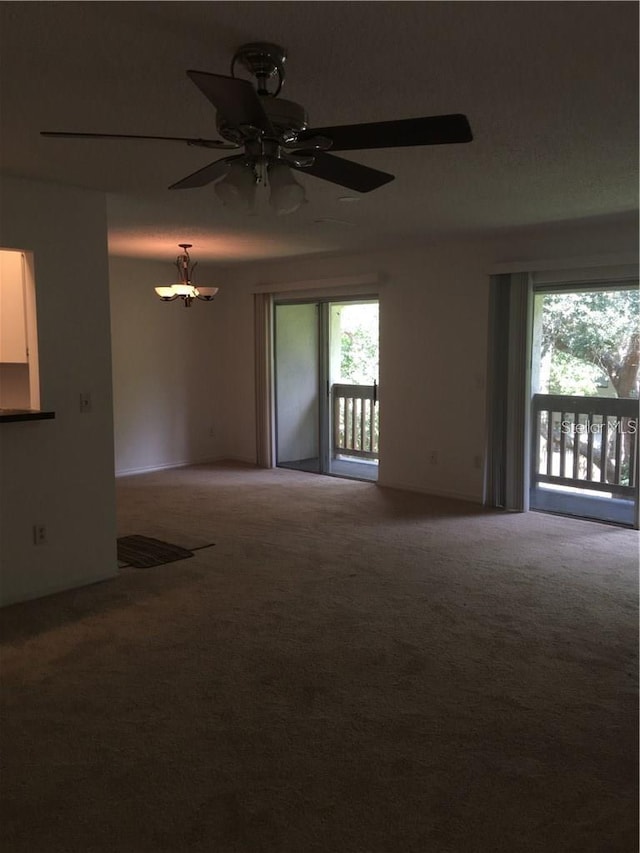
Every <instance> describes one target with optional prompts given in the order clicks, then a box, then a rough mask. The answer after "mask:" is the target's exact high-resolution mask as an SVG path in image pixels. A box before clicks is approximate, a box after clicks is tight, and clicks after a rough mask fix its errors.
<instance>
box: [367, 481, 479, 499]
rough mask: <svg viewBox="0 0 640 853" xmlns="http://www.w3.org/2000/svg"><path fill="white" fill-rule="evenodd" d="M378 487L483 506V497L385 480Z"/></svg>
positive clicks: (379, 482)
mask: <svg viewBox="0 0 640 853" xmlns="http://www.w3.org/2000/svg"><path fill="white" fill-rule="evenodd" d="M378 485H379V486H381V487H382V488H383V489H385V488H386V489H399V490H400V491H401V492H417V493H418V494H421V495H432V496H433V497H435V498H450V499H451V500H455V501H467V502H468V503H474V504H482V497H481V496H479V495H466V494H463V493H461V492H449V491H442V490H440V489H429V488H424V487H423V486H416V485H414V484H409V483H398V482H394V481H389V480H385V481H384V482H382V481H380V480H379V481H378Z"/></svg>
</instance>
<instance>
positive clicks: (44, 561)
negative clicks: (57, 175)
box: [0, 178, 117, 604]
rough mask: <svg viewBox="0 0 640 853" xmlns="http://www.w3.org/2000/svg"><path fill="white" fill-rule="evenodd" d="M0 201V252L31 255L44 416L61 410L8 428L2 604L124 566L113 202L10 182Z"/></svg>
mask: <svg viewBox="0 0 640 853" xmlns="http://www.w3.org/2000/svg"><path fill="white" fill-rule="evenodd" d="M0 203H1V205H2V210H1V214H2V215H1V216H0V247H1V248H7V249H26V250H31V251H33V253H34V261H35V278H36V298H37V315H38V338H39V341H38V342H39V358H40V384H41V408H42V409H46V410H54V411H55V413H56V417H55V420H46V421H39V422H32V423H0V467H1V476H0V567H1V571H2V592H1V598H0V601H1V603H3V604H6V603H10V602H13V601H19V600H22V599H28V598H34V597H37V596H40V595H45V594H47V593H50V592H54V591H57V590H61V589H66V588H69V587H73V586H80V585H83V584H87V583H91V582H93V581H97V580H101V579H104V578H108V577H112V576H113V575H115V574H116V571H117V563H116V526H115V494H114V481H113V411H112V395H111V351H110V343H109V291H108V276H107V248H106V207H105V199H104V196H103V195H101V194H97V193H89V192H84V191H81V190H75V189H68V188H62V187H58V186H55V185H52V184H39V183H35V182H31V181H23V180H19V179H13V178H6V179H3V181H2V185H1V187H0ZM85 392H86V393H90V394H91V397H92V403H93V408H92V411H91V412H90V413H88V414H81V413H80V408H79V395H80V394H81V393H85ZM35 523H37V524H44V525H46V529H47V539H48V541H47V543H46V544H44V545H39V546H35V545H34V544H33V535H32V527H33V525H34V524H35Z"/></svg>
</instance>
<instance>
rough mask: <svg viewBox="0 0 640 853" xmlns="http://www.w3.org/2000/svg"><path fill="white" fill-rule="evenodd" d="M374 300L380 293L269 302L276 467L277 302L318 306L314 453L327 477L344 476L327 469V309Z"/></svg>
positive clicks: (329, 426)
mask: <svg viewBox="0 0 640 853" xmlns="http://www.w3.org/2000/svg"><path fill="white" fill-rule="evenodd" d="M359 302H360V303H371V302H377V303H378V305H380V296H379V294H377V293H371V294H355V295H349V294H347V295H342V294H333V295H331V296H327V295H323V296H300V297H298V296H287V295H285V294H282V295H278V296H274V298H273V303H272V310H273V318H272V323H271V330H272V331H271V333H272V341H271V352H272V353H273V356H272V358H273V383H272V410H273V413H274V416H273V428H274V465H275V466H276V467H286V466H280V465H279V463H278V416H277V412H278V408H277V394H278V364H277V356H276V340H277V322H276V313H277V308H278V306H279V305H309V304H312V305H316V306H317V308H318V312H317V322H318V350H319V352H318V379H317V382H318V385H317V393H318V421H319V422H318V454H319V471H318V473H320V474H324V475H326V476H330V477H344V476H345V475H343V474H336V473H335V472H333V471H331V449H332V448H331V445H332V424H333V413H332V411H331V386H330V380H331V377H330V375H329V374H330V340H329V336H330V321H329V311H330V307H331V305H335V304H341V305H342V304H357V303H359ZM379 346H380V337H379V332H378V347H379Z"/></svg>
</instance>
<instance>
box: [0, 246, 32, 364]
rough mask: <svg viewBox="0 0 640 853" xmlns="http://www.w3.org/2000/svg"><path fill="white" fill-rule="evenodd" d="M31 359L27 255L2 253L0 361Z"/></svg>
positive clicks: (0, 255)
mask: <svg viewBox="0 0 640 853" xmlns="http://www.w3.org/2000/svg"><path fill="white" fill-rule="evenodd" d="M27 362H28V355H27V318H26V312H25V290H24V264H23V256H22V253H21V252H0V363H3V364H7V363H11V364H26V363H27Z"/></svg>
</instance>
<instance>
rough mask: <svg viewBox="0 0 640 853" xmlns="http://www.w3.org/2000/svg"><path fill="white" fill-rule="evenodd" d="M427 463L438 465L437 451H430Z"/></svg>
mask: <svg viewBox="0 0 640 853" xmlns="http://www.w3.org/2000/svg"><path fill="white" fill-rule="evenodd" d="M429 462H430V463H431V464H432V465H437V464H438V451H437V450H432V451H431V453H430V454H429Z"/></svg>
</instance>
